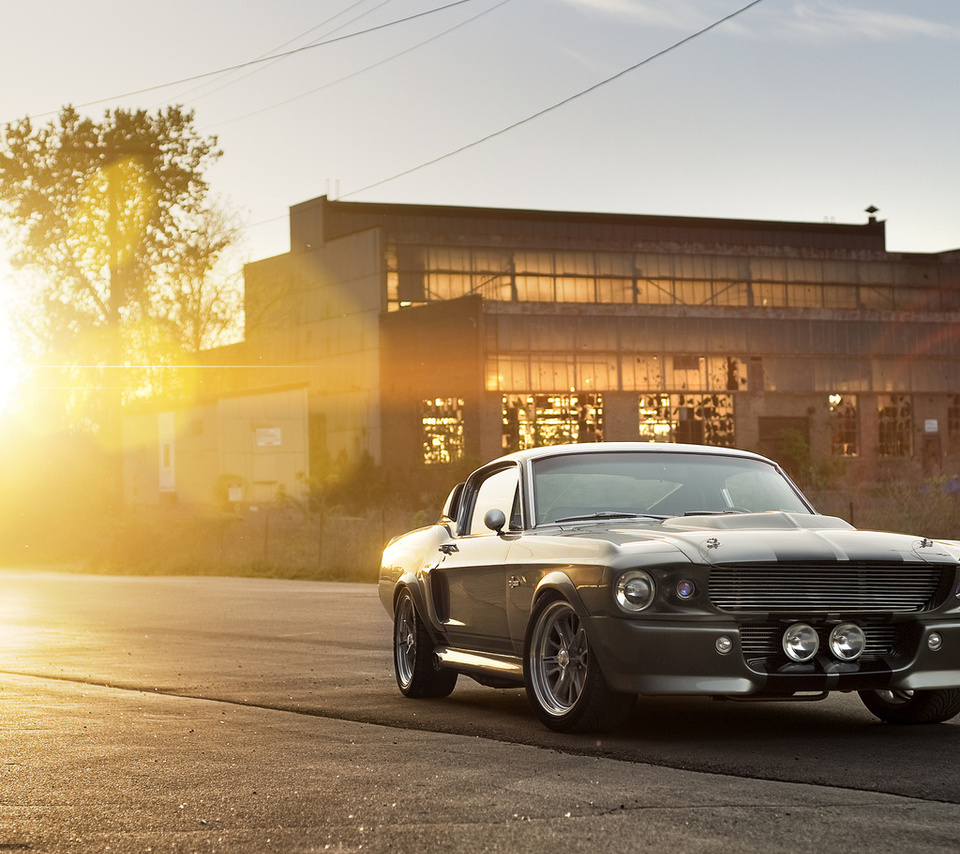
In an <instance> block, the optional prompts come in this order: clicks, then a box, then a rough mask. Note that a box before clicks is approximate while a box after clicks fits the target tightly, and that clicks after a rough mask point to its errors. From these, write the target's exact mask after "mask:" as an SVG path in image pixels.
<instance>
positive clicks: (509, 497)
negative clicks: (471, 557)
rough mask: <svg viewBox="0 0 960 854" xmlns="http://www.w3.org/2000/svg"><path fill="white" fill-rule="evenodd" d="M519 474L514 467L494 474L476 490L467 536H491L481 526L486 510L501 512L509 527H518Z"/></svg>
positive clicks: (482, 525) (490, 532) (489, 532)
mask: <svg viewBox="0 0 960 854" xmlns="http://www.w3.org/2000/svg"><path fill="white" fill-rule="evenodd" d="M519 482H520V481H519V474H518V471H517V469H516V467H515V466H511V467H510V468H506V469H501V470H500V471H497V472H494V473H493V474H492V475H490V477H488V478H487V479H486V480H485V481H483V483H481V484H480V488H479V489H478V490H477V498H476V501H475V502H474V505H473V513H472V514H471V515H470V527H469V530H468V531H467V533H469V534H492V533H493V531H491V530H490V529H489V528H488V527H487V526H486V525H484V524H483V517H484V516H485V515H486V513H487V511H488V510H492V509H494V508H496V509H497V510H502V511H503V515H504V516H505V517H506V519H507V524H508V525H509V526H510V527H518V526H519V521H520V495H519V491H518V489H517V487H518V485H519Z"/></svg>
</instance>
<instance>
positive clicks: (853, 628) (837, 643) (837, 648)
mask: <svg viewBox="0 0 960 854" xmlns="http://www.w3.org/2000/svg"><path fill="white" fill-rule="evenodd" d="M866 645H867V636H866V635H865V634H864V633H863V629H861V628H860V626H858V625H856V624H855V623H841V624H840V625H839V626H834V629H833V631H832V632H830V652H832V653H833V654H834V656H835V657H836V658H839V659H840V660H841V661H856V660H857V659H858V658H859V657H860V656H861V655H862V654H863V649H864V647H865V646H866Z"/></svg>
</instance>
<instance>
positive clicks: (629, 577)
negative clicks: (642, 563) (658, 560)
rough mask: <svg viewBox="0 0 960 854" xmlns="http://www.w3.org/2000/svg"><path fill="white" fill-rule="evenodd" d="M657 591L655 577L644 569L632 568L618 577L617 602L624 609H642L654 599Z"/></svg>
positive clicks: (633, 611) (630, 610)
mask: <svg viewBox="0 0 960 854" xmlns="http://www.w3.org/2000/svg"><path fill="white" fill-rule="evenodd" d="M656 592H657V586H656V585H655V584H654V583H653V579H652V578H651V577H650V575H649V574H648V573H646V572H644V571H643V570H642V569H632V570H630V571H629V572H625V573H624V574H623V575H621V576H620V578H618V579H617V604H618V605H619V606H620V607H621V608H623V610H624V611H629V612H630V613H635V612H637V611H642V610H643V609H644V608H646V607H647V606H648V605H649V604H650V603H651V602H652V601H653V597H654V595H655V594H656Z"/></svg>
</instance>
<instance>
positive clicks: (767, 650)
mask: <svg viewBox="0 0 960 854" xmlns="http://www.w3.org/2000/svg"><path fill="white" fill-rule="evenodd" d="M786 628H787V626H786V625H782V626H741V627H740V648H741V650H742V652H743V657H744V658H746V659H751V658H770V657H773V656H777V655H783V646H782V645H781V644H782V641H783V633H784V631H785V630H786ZM860 628H862V629H863V633H864V635H865V636H866V640H867V643H866V646H865V647H864V650H863V655H861V656H860V657H861V659H870V658H881V657H885V656H889V655H892V654H893V651H894V646H895V644H896V640H897V629H896V627H895V626H886V625H885V626H864V625H861V626H860ZM820 634H821V637H820V646H821V648H824V649H825V648H826V646H827V638H828V637H829V634H830V633H829V630H827V631H821V633H820Z"/></svg>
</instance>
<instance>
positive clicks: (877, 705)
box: [860, 688, 960, 724]
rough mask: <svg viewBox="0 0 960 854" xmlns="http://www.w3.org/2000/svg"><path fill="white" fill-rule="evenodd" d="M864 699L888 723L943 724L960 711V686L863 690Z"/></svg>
mask: <svg viewBox="0 0 960 854" xmlns="http://www.w3.org/2000/svg"><path fill="white" fill-rule="evenodd" d="M860 699H861V700H862V701H863V704H864V705H865V706H866V707H867V708H868V709H869V710H870V711H871V712H873V714H875V715H876V716H877V717H878V718H880V720H882V721H885V722H886V723H888V724H939V723H943V722H944V721H948V720H950V718H952V717H955V716H956V715H958V714H960V688H944V689H941V690H937V691H903V690H889V691H861V692H860Z"/></svg>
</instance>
